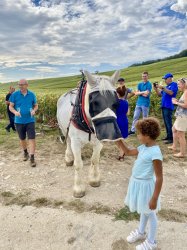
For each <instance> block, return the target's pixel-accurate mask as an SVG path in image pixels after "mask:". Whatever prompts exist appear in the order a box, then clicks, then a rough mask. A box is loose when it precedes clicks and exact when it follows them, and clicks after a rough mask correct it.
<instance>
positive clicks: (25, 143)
mask: <svg viewBox="0 0 187 250" xmlns="http://www.w3.org/2000/svg"><path fill="white" fill-rule="evenodd" d="M20 145H21V147H22V149H23V150H25V149H27V141H26V140H20Z"/></svg>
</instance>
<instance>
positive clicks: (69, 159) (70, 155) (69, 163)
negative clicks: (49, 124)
mask: <svg viewBox="0 0 187 250" xmlns="http://www.w3.org/2000/svg"><path fill="white" fill-rule="evenodd" d="M73 161H74V156H73V152H72V150H71V141H70V139H69V138H67V147H66V152H65V162H66V166H68V167H71V166H73Z"/></svg>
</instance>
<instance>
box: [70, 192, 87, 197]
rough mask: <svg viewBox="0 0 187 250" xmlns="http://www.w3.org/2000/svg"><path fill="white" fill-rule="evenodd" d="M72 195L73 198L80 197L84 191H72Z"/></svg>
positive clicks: (83, 194)
mask: <svg viewBox="0 0 187 250" xmlns="http://www.w3.org/2000/svg"><path fill="white" fill-rule="evenodd" d="M73 196H74V197H75V198H82V197H84V196H85V191H82V192H79V193H78V192H75V191H74V192H73Z"/></svg>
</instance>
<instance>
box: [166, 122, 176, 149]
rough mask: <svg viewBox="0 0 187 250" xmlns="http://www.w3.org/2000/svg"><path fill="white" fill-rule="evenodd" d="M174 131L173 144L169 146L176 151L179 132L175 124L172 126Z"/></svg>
mask: <svg viewBox="0 0 187 250" xmlns="http://www.w3.org/2000/svg"><path fill="white" fill-rule="evenodd" d="M172 132H173V144H172V146H169V147H168V148H169V149H172V150H173V151H175V150H176V149H177V144H178V134H177V130H176V128H175V127H174V126H173V127H172Z"/></svg>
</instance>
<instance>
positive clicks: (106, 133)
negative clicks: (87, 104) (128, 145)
mask: <svg viewBox="0 0 187 250" xmlns="http://www.w3.org/2000/svg"><path fill="white" fill-rule="evenodd" d="M92 122H93V125H94V129H95V133H96V137H97V139H98V140H99V141H116V140H118V139H120V138H122V135H121V131H120V129H119V127H118V124H117V121H116V118H115V117H113V116H111V117H101V118H98V119H94V120H93V121H92Z"/></svg>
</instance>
